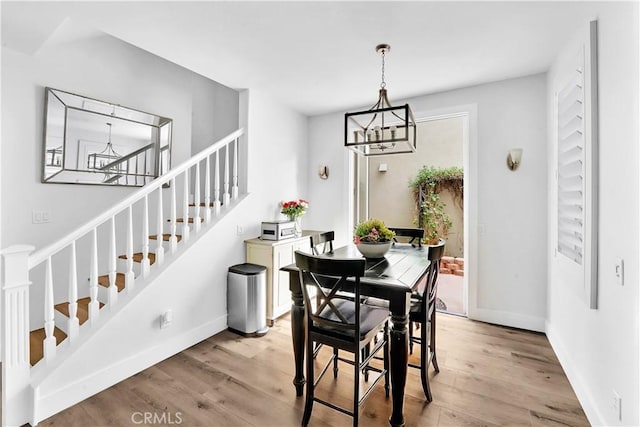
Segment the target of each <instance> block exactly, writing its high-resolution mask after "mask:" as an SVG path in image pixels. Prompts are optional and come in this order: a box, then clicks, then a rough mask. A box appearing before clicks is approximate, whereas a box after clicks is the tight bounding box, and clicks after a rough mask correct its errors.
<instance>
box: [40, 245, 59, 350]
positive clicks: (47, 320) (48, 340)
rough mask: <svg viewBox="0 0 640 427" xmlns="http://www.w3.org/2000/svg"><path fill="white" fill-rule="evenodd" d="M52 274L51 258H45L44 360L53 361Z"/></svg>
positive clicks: (54, 346) (54, 324) (54, 344)
mask: <svg viewBox="0 0 640 427" xmlns="http://www.w3.org/2000/svg"><path fill="white" fill-rule="evenodd" d="M53 305H54V304H53V273H52V271H51V257H48V258H47V266H46V273H45V278H44V333H45V339H44V345H43V355H44V360H45V361H49V360H53V358H54V357H55V356H56V344H57V343H56V337H55V335H54V334H53V331H54V329H55V326H56V323H55V317H54V308H53Z"/></svg>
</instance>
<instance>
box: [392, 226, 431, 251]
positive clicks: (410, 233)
mask: <svg viewBox="0 0 640 427" xmlns="http://www.w3.org/2000/svg"><path fill="white" fill-rule="evenodd" d="M389 230H391V231H393V232H395V233H396V237H408V238H409V241H408V243H411V246H413V247H415V246H416V244H415V243H414V241H415V240H418V246H422V238H423V237H424V229H423V228H403V227H389ZM396 237H394V238H393V242H394V243H398V240H396Z"/></svg>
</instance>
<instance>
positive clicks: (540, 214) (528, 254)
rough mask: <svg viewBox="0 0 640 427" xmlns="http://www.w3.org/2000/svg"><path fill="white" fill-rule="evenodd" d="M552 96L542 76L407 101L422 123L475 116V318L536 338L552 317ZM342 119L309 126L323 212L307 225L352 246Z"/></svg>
mask: <svg viewBox="0 0 640 427" xmlns="http://www.w3.org/2000/svg"><path fill="white" fill-rule="evenodd" d="M545 88H546V80H545V75H543V74H540V75H534V76H529V77H523V78H519V79H512V80H506V81H501V82H497V83H490V84H485V85H479V86H474V87H469V88H463V89H459V90H454V91H449V92H444V93H438V94H433V95H426V96H421V97H416V98H412V99H409V100H408V102H409V104H410V105H411V108H412V109H413V111H414V114H415V116H416V119H419V118H422V117H430V116H435V115H438V114H443V113H453V112H455V111H471V117H470V130H471V134H470V138H469V150H468V151H469V159H468V164H469V169H470V170H467V173H468V174H469V176H470V177H471V180H473V181H475V182H468V183H465V198H469V199H470V200H471V201H472V202H471V205H470V206H469V209H468V214H469V215H470V224H469V240H470V241H469V242H467V244H468V245H469V246H471V248H473V251H472V252H471V254H470V255H469V256H468V258H469V259H467V260H466V261H465V262H466V265H470V267H472V268H471V273H470V275H469V276H470V277H469V288H470V306H469V315H470V316H471V317H473V318H477V319H480V320H486V321H491V322H495V323H501V324H505V325H510V326H516V327H522V328H527V329H534V330H543V329H544V318H545V316H546V308H545V307H546V287H545V281H546V248H547V245H546V239H547V236H546V235H547V233H546V230H547V228H546V227H547V225H546V224H547V220H546V193H545V188H546V187H545V185H544V183H545V182H546V179H547V175H546V171H547V165H546V144H545V138H546V136H545V123H546V117H545V108H546V105H545V93H546V90H545ZM390 90H391V91H393V87H392V86H391V87H390ZM392 94H393V92H391V95H392ZM402 103H404V101H401V100H397V101H396V100H394V101H393V104H394V105H396V104H402ZM476 112H477V114H476ZM343 114H344V113H342V112H341V113H336V114H328V115H323V116H319V117H313V118H311V119H310V124H309V158H310V159H311V162H312V164H311V165H310V169H309V170H310V173H309V177H308V179H309V193H310V194H312V195H313V197H314V199H313V200H311V202H312V206H313V205H314V204H315V205H316V206H319V208H315V209H311V210H310V212H309V215H308V218H307V221H308V224H309V225H310V226H311V227H312V228H316V229H328V228H333V229H335V230H336V233H337V236H338V238H339V239H340V240H341V241H342V242H348V241H350V239H351V230H350V229H349V226H348V225H347V224H349V223H350V218H349V214H348V212H347V210H348V205H349V199H350V197H351V195H350V193H349V188H350V187H349V185H350V179H351V177H350V176H349V169H348V164H349V162H348V154H347V150H346V149H345V148H344V145H343V144H344V142H343V126H344V115H343ZM476 116H477V117H476ZM514 147H520V148H523V149H524V155H523V160H522V165H521V166H520V168H519V169H518V171H517V172H511V171H510V170H508V169H507V166H506V156H507V152H508V150H509V149H510V148H514ZM320 164H327V165H329V168H330V171H331V175H330V177H329V179H328V180H326V181H323V180H320V178H318V177H317V174H316V169H317V165H320ZM473 191H475V192H476V194H470V192H471V193H473ZM465 209H466V208H465ZM382 219H384V218H382ZM478 224H482V225H483V226H484V234H482V235H479V234H478ZM474 269H475V270H477V273H474V272H473V270H474ZM471 294H474V295H471Z"/></svg>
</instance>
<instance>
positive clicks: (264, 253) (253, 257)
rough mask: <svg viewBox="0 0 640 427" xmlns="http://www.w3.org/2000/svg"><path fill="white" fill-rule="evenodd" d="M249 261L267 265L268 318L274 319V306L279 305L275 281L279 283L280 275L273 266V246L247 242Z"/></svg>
mask: <svg viewBox="0 0 640 427" xmlns="http://www.w3.org/2000/svg"><path fill="white" fill-rule="evenodd" d="M247 262H250V263H252V264H258V265H263V266H265V267H267V319H269V320H273V319H274V318H275V314H274V311H275V310H274V306H275V305H277V291H276V290H275V289H274V288H277V286H275V287H274V283H277V279H278V277H279V275H278V270H277V269H274V266H273V255H272V248H271V246H264V245H252V244H247ZM274 272H275V274H274Z"/></svg>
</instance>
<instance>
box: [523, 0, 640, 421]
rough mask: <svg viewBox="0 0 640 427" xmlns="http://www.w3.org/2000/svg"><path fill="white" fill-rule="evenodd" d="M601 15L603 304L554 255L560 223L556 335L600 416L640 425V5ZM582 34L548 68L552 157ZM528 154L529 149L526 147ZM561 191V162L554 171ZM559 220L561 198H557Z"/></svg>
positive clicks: (553, 298)
mask: <svg viewBox="0 0 640 427" xmlns="http://www.w3.org/2000/svg"><path fill="white" fill-rule="evenodd" d="M594 18H595V19H597V21H598V56H599V58H598V61H599V62H598V73H599V79H598V86H599V87H598V96H599V105H598V108H599V144H600V149H599V168H600V172H599V179H598V181H599V190H600V192H599V197H600V200H599V204H598V209H599V216H600V219H599V222H598V227H599V234H598V238H599V248H598V258H599V262H598V270H599V271H598V309H597V310H591V309H589V307H588V306H587V304H586V303H585V302H584V300H583V298H582V297H581V295H580V292H579V291H576V289H581V288H582V283H580V282H578V283H572V282H571V281H567V280H566V279H565V278H564V277H563V276H562V275H561V274H560V270H559V269H558V268H557V266H556V262H555V258H554V255H553V242H554V241H555V239H554V235H553V233H554V230H555V226H554V225H553V224H552V223H550V226H549V237H548V242H549V245H548V248H547V253H548V254H549V255H548V263H549V275H548V317H547V334H548V336H549V339H550V341H551V343H552V345H553V348H554V350H555V351H556V353H557V354H558V357H559V359H560V361H561V362H562V365H563V367H564V368H565V371H566V373H567V376H568V377H569V380H570V381H571V384H572V386H573V388H574V390H575V391H576V394H577V395H578V398H579V399H580V402H581V403H582V405H583V407H584V409H585V412H586V413H587V416H588V417H589V421H590V422H591V423H592V424H594V425H607V426H614V425H629V426H630V425H633V426H637V425H640V413H639V412H640V391H639V387H640V384H639V375H640V373H639V363H640V351H639V349H638V347H639V344H638V339H639V321H640V320H639V311H640V307H639V303H638V298H639V292H638V280H639V277H638V268H639V265H638V260H639V251H638V233H639V226H638V218H639V210H638V188H637V186H638V182H639V176H638V169H639V165H638V155H639V152H638V151H639V150H638V137H639V134H638V117H639V116H638V114H639V108H638V89H639V87H638V47H639V46H638V4H637V3H631V2H629V3H623V2H620V3H609V4H607V6H606V8H605V7H602V8H601V12H600V13H598V14H597V16H594ZM587 24H588V23H587V22H585V24H584V25H585V28H583V29H581V30H580V31H579V32H578V33H576V37H575V39H574V40H572V41H571V42H569V43H568V44H567V45H566V46H565V47H564V49H563V51H562V52H561V54H560V55H559V56H558V57H557V59H556V60H555V62H554V64H553V66H552V68H551V70H550V72H549V73H548V89H547V90H548V92H547V112H548V123H549V129H548V141H549V146H548V159H549V160H548V161H549V162H553V158H554V155H553V154H554V150H555V148H554V145H553V132H554V128H553V127H552V123H554V120H553V116H552V115H553V112H554V106H553V102H554V91H555V88H554V86H553V83H554V82H555V81H556V79H557V78H561V77H560V76H562V75H563V74H562V71H563V68H564V64H565V63H566V61H569V60H570V59H571V58H572V56H573V55H574V53H575V52H576V49H578V48H579V46H580V45H581V44H583V43H584V42H585V40H586V39H585V35H586V26H587ZM525 155H526V152H525ZM547 177H548V181H547V182H548V185H549V194H550V195H552V194H554V191H553V186H554V184H555V180H554V177H553V168H551V169H550V170H549V171H548V175H547ZM549 206H550V210H549V212H548V215H549V218H550V221H551V218H553V217H554V215H553V212H552V211H551V209H552V207H553V206H554V203H553V200H549ZM616 257H621V258H623V259H624V262H625V285H624V286H620V285H618V284H616V282H615V278H614V260H615V258H616ZM614 390H615V391H616V392H617V393H618V394H619V395H620V396H621V397H622V405H621V406H622V420H621V421H620V420H618V417H617V415H616V414H615V413H614V411H613V409H612V400H613V391H614Z"/></svg>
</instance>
